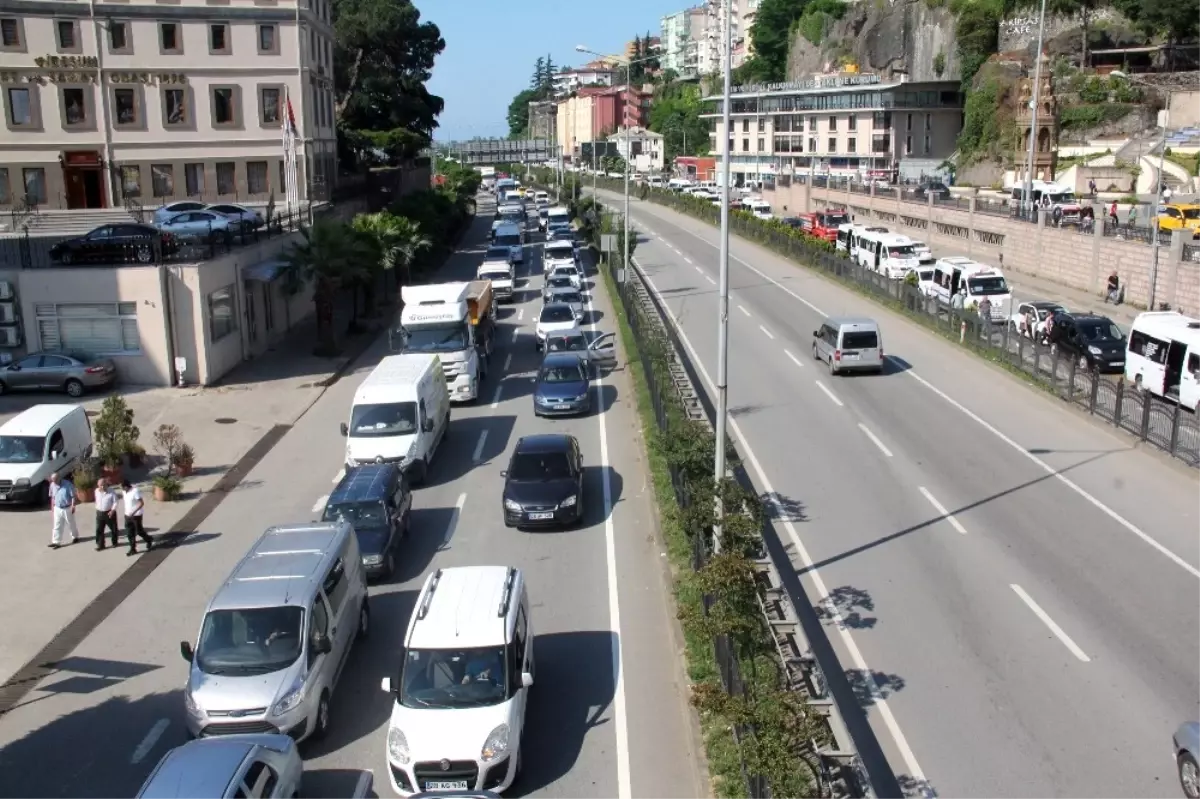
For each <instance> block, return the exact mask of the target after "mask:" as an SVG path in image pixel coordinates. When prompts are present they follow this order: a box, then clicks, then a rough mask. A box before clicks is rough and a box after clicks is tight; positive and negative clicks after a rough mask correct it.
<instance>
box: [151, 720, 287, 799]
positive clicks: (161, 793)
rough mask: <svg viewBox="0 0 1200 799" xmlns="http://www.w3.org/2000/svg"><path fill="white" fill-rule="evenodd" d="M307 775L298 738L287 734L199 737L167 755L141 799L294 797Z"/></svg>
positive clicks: (275, 798) (159, 762) (267, 798)
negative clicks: (297, 745) (296, 739)
mask: <svg viewBox="0 0 1200 799" xmlns="http://www.w3.org/2000/svg"><path fill="white" fill-rule="evenodd" d="M303 776H304V763H303V762H302V761H301V759H300V753H299V752H298V751H297V748H296V742H295V741H293V740H292V739H291V738H289V737H288V736H286V735H282V734H280V733H257V734H247V735H223V736H220V737H216V738H199V739H197V740H194V741H189V742H188V743H185V744H184V745H183V746H178V747H176V748H174V749H172V750H171V751H170V752H167V753H166V754H165V755H163V758H162V760H160V761H158V765H157V766H155V767H154V771H152V772H150V776H149V777H147V778H146V782H145V784H144V785H142V789H141V791H139V792H138V799H233V797H239V799H240V798H241V797H247V796H254V797H258V799H277V798H278V799H291V797H294V796H299V795H300V782H301V780H302V779H303Z"/></svg>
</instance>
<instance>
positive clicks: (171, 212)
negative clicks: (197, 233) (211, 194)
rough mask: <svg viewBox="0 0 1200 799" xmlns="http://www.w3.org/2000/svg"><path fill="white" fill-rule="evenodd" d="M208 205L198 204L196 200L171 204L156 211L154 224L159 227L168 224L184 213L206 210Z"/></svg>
mask: <svg viewBox="0 0 1200 799" xmlns="http://www.w3.org/2000/svg"><path fill="white" fill-rule="evenodd" d="M205 206H206V203H202V202H197V201H196V200H180V201H179V202H177V203H170V204H169V205H164V206H162V207H161V208H156V209H155V210H154V224H156V225H158V224H161V223H162V222H166V221H167V220H168V219H170V218H171V217H173V216H175V215H176V214H182V213H183V212H184V211H200V210H202V209H204V208H205Z"/></svg>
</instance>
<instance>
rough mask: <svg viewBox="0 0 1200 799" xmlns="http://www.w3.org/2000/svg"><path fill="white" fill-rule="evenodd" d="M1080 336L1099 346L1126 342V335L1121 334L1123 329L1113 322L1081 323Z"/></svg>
mask: <svg viewBox="0 0 1200 799" xmlns="http://www.w3.org/2000/svg"><path fill="white" fill-rule="evenodd" d="M1079 334H1080V335H1081V336H1083V337H1084V339H1085V340H1087V341H1090V342H1093V343H1099V344H1107V343H1116V342H1120V341H1124V340H1125V334H1124V333H1122V332H1121V328H1119V327H1117V326H1116V325H1114V324H1113V323H1112V322H1089V323H1081V324H1080V325H1079Z"/></svg>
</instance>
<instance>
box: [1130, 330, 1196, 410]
mask: <svg viewBox="0 0 1200 799" xmlns="http://www.w3.org/2000/svg"><path fill="white" fill-rule="evenodd" d="M1128 341H1129V343H1128V344H1127V345H1126V352H1125V379H1126V380H1132V381H1133V384H1134V385H1135V386H1137V387H1138V388H1139V389H1142V390H1145V391H1149V392H1150V393H1151V394H1153V395H1155V396H1156V397H1162V398H1163V399H1166V400H1170V401H1171V402H1178V403H1179V404H1180V405H1182V406H1183V407H1185V408H1187V409H1188V410H1190V411H1193V412H1195V411H1197V410H1198V408H1197V406H1198V405H1200V319H1192V318H1190V317H1187V316H1184V315H1183V314H1181V313H1179V312H1178V311H1147V312H1145V313H1140V314H1138V315H1137V318H1136V319H1134V320H1133V327H1132V328H1130V330H1129V339H1128Z"/></svg>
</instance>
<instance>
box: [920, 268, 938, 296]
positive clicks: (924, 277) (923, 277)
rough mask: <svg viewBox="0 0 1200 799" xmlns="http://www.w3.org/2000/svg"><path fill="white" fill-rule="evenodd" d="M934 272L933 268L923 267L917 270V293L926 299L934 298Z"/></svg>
mask: <svg viewBox="0 0 1200 799" xmlns="http://www.w3.org/2000/svg"><path fill="white" fill-rule="evenodd" d="M934 271H935V270H934V268H933V267H932V266H922V267H919V268H917V270H916V275H917V291H919V292H920V293H921V295H922V296H924V297H932V296H933V273H934Z"/></svg>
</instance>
